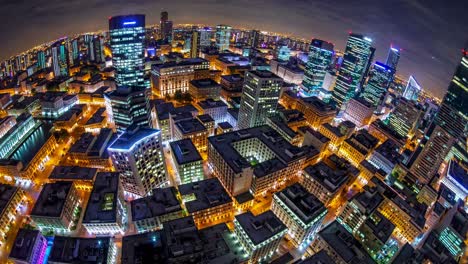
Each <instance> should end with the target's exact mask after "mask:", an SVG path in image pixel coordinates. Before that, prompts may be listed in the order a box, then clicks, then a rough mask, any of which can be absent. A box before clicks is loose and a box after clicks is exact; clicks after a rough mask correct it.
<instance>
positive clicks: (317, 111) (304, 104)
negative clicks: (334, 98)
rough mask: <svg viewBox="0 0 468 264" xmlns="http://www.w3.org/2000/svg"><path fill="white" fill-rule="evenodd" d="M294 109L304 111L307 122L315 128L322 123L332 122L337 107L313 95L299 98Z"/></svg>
mask: <svg viewBox="0 0 468 264" xmlns="http://www.w3.org/2000/svg"><path fill="white" fill-rule="evenodd" d="M294 109H296V110H298V111H299V112H302V113H304V117H305V119H306V121H307V123H308V124H309V126H311V127H312V128H313V129H317V128H318V127H320V126H321V125H322V124H326V123H330V122H332V121H333V119H334V118H335V116H336V113H337V108H336V107H335V106H333V105H331V104H329V103H326V102H324V101H322V100H320V99H319V98H318V97H315V96H312V97H307V98H300V99H299V100H298V101H297V102H296V106H295V107H294Z"/></svg>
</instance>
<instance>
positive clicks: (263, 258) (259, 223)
mask: <svg viewBox="0 0 468 264" xmlns="http://www.w3.org/2000/svg"><path fill="white" fill-rule="evenodd" d="M287 230H288V229H287V227H286V226H285V225H284V224H283V223H282V222H281V220H280V219H278V217H276V216H275V214H274V213H273V212H272V211H270V210H268V211H266V212H264V213H262V214H259V215H255V216H254V215H253V214H252V213H251V212H247V213H243V214H240V215H236V217H235V219H234V232H235V234H236V236H237V239H238V240H239V242H240V245H241V246H242V247H243V248H244V249H245V251H246V252H247V254H248V256H249V258H250V261H251V262H252V263H263V262H268V260H270V258H271V257H272V256H273V254H274V253H275V251H276V250H277V249H278V246H279V243H280V241H281V239H283V237H284V235H285V234H286V232H287Z"/></svg>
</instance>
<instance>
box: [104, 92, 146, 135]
mask: <svg viewBox="0 0 468 264" xmlns="http://www.w3.org/2000/svg"><path fill="white" fill-rule="evenodd" d="M104 100H105V104H106V109H107V114H108V118H109V121H110V122H111V123H114V124H115V126H116V127H117V131H119V132H122V131H124V130H125V129H126V128H127V127H129V126H131V125H138V126H141V127H149V126H150V124H151V111H150V104H149V99H148V96H147V93H146V88H143V87H128V86H120V87H117V90H114V91H111V92H108V93H106V94H104Z"/></svg>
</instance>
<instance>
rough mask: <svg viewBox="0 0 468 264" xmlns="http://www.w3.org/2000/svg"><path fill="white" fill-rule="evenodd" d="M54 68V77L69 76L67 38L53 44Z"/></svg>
mask: <svg viewBox="0 0 468 264" xmlns="http://www.w3.org/2000/svg"><path fill="white" fill-rule="evenodd" d="M51 51H52V68H53V71H54V77H55V78H57V77H64V76H68V74H69V72H68V67H69V64H68V50H67V42H66V40H65V39H64V40H60V41H58V42H56V43H55V44H53V45H52V48H51Z"/></svg>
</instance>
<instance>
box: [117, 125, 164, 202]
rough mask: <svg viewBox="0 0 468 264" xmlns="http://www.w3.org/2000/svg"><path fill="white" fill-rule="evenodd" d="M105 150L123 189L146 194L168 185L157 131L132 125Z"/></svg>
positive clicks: (159, 133)
mask: <svg viewBox="0 0 468 264" xmlns="http://www.w3.org/2000/svg"><path fill="white" fill-rule="evenodd" d="M108 151H109V156H110V158H111V160H112V163H113V164H114V167H115V168H116V170H117V171H119V172H120V173H121V175H122V177H121V179H122V185H123V187H124V190H125V191H126V192H129V193H132V194H136V195H139V196H147V195H148V194H150V193H151V192H152V191H153V189H155V188H159V187H165V186H166V185H167V183H168V178H167V171H166V163H165V162H164V155H163V147H162V141H161V131H160V130H157V129H151V128H141V127H138V126H131V127H129V128H128V129H127V130H126V131H125V133H123V134H122V135H121V136H120V137H119V138H118V139H117V140H116V141H115V142H114V143H112V145H111V146H110V147H109V148H108Z"/></svg>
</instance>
